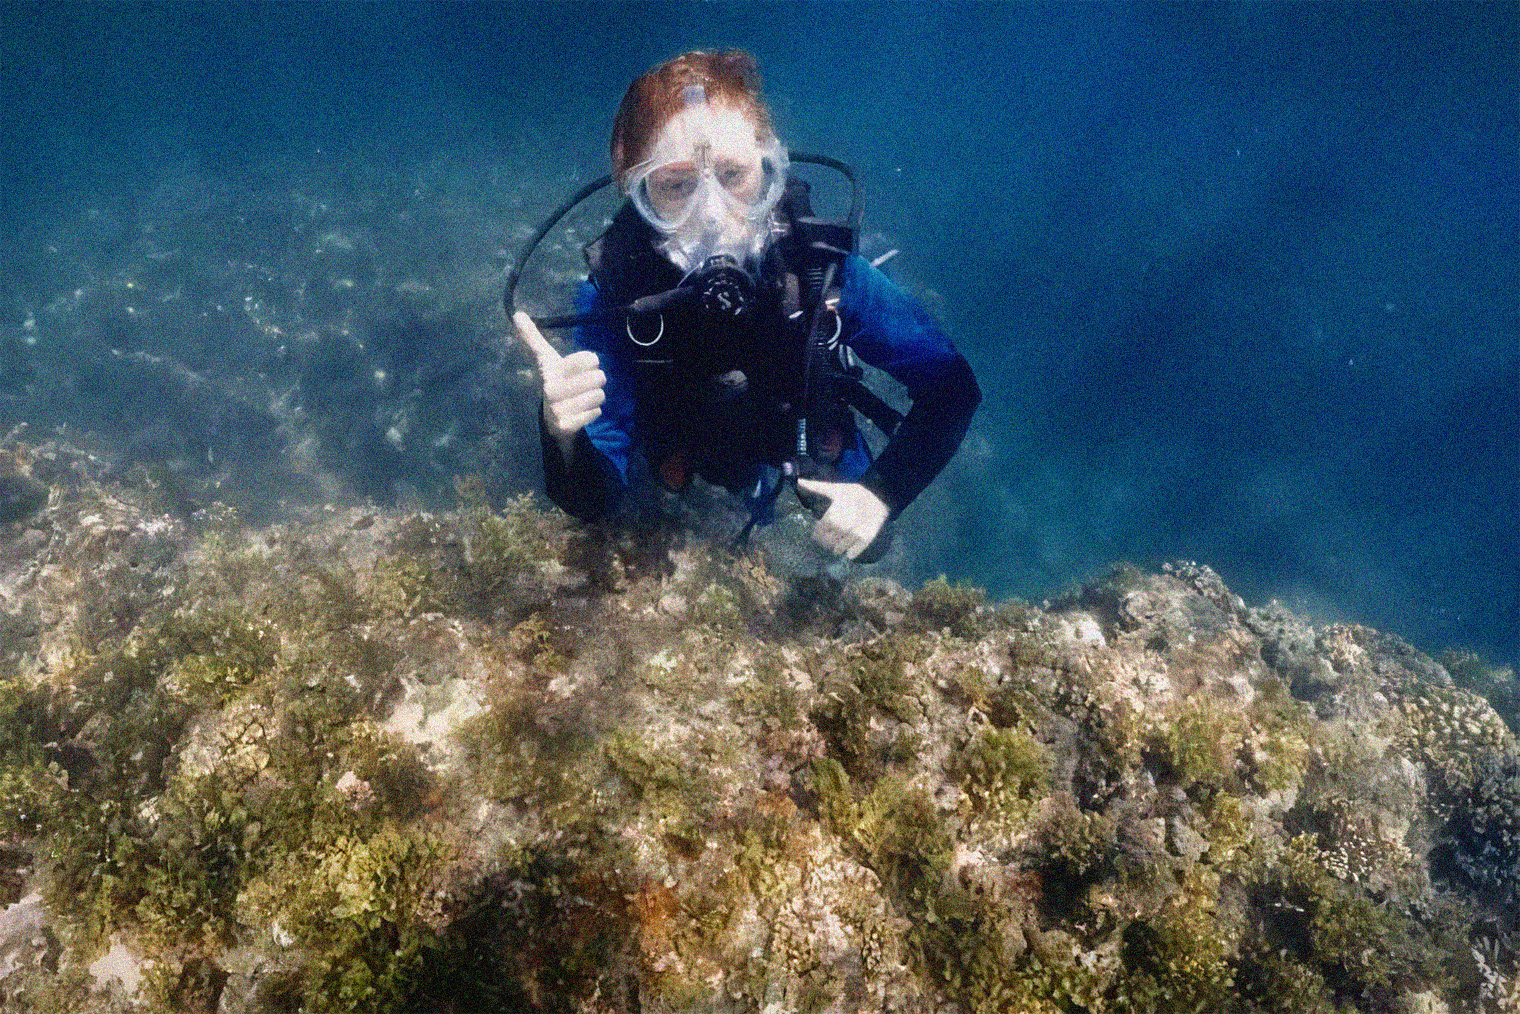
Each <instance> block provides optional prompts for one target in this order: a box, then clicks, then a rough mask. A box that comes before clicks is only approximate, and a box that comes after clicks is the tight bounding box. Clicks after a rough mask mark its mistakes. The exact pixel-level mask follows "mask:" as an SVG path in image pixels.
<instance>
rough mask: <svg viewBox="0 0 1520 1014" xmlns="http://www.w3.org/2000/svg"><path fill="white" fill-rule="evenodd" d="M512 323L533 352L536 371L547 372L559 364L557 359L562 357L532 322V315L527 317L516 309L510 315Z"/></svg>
mask: <svg viewBox="0 0 1520 1014" xmlns="http://www.w3.org/2000/svg"><path fill="white" fill-rule="evenodd" d="M512 323H513V324H516V325H517V335H518V337H520V338H521V339H522V340H523V341H524V342H526V343H527V346H528V350H529V351H530V352H532V353H533V358H534V359H536V360H537V361H538V372H539V373H540V374H548V373H549V372H550V371H551V370H553V369H554V367H556V366H558V365H559V361H560V360H561V359H563V358H564V357H563V356H561V355H560V354H559V352H558V351H556V350H555V348H554V346H553V345H550V344H549V340H548V339H547V338H545V337H544V335H543V332H542V331H540V330H539V329H538V325H537V324H535V323H533V318H532V317H529V316H528V315H527V314H526V313H525V312H523V311H522V310H518V311H517V312H516V313H514V314H513V315H512Z"/></svg>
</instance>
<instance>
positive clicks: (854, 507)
mask: <svg viewBox="0 0 1520 1014" xmlns="http://www.w3.org/2000/svg"><path fill="white" fill-rule="evenodd" d="M797 485H798V486H799V487H800V488H802V489H804V490H806V491H807V492H809V493H814V494H816V495H818V496H821V497H827V498H828V500H829V509H828V510H826V511H824V512H823V517H821V518H819V519H818V523H817V524H816V525H814V526H813V541H814V542H817V543H818V544H819V545H821V546H824V547H825V548H827V549H829V550H832V551H833V552H835V553H838V554H840V555H841V556H843V557H846V558H847V559H851V560H853V559H855V558H856V557H857V556H859V555H860V554H861V552H862V551H863V550H864V549H865V548H866V547H867V546H869V545H870V544H871V543H872V542H873V541H874V540H875V538H876V536H877V535H878V534H879V533H880V532H881V526H882V525H884V524H886V523H887V518H888V516H889V515H891V513H892V510H891V508H889V507H888V506H887V505H886V504H884V503H882V502H881V498H880V497H879V496H877V495H876V494H875V493H872V492H871V491H870V490H868V489H866V488H865V487H864V486H862V485H861V484H860V483H858V482H820V481H818V480H817V479H798V480H797Z"/></svg>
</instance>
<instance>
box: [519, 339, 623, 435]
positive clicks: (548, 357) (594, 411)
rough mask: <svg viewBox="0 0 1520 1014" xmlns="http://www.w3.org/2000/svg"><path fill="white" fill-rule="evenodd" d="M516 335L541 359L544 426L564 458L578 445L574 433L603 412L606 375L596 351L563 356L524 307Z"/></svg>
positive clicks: (605, 394)
mask: <svg viewBox="0 0 1520 1014" xmlns="http://www.w3.org/2000/svg"><path fill="white" fill-rule="evenodd" d="M512 322H513V323H514V324H516V325H517V334H518V337H520V338H521V339H522V340H523V341H524V342H525V343H526V344H527V346H528V348H529V349H530V350H531V351H532V352H533V358H534V359H536V360H538V374H539V376H540V377H542V378H543V383H544V425H545V426H547V427H548V428H549V433H550V434H551V435H553V437H554V439H555V440H556V441H557V442H558V443H559V447H560V450H561V451H563V452H564V455H565V459H566V460H567V461H568V460H569V458H570V450H571V448H572V447H574V446H575V435H576V434H577V433H579V432H580V431H581V430H583V429H585V428H586V425H587V424H588V423H590V422H591V420H593V419H595V418H596V417H597V416H599V415H601V414H602V402H604V401H606V400H607V392H606V391H605V390H604V388H605V387H606V386H607V374H605V373H603V372H602V364H601V360H599V359H598V358H597V356H596V353H595V352H588V351H585V350H582V351H580V352H572V353H571V354H570V355H568V356H562V355H560V354H559V352H557V351H556V350H555V348H554V346H553V345H550V344H549V342H548V341H547V340H546V339H545V338H544V336H543V334H542V333H541V332H540V331H539V330H538V325H537V324H534V323H533V320H532V318H531V317H529V316H528V315H527V314H526V313H524V312H522V311H521V310H519V311H517V313H515V314H513V315H512Z"/></svg>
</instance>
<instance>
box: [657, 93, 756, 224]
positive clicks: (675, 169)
mask: <svg viewBox="0 0 1520 1014" xmlns="http://www.w3.org/2000/svg"><path fill="white" fill-rule="evenodd" d="M756 134H757V126H756V124H755V121H754V120H753V119H751V118H750V117H749V116H747V115H745V114H744V113H742V112H740V111H739V110H737V109H732V108H729V107H727V106H721V105H719V106H709V105H707V104H706V103H703V104H700V105H695V106H688V107H686V108H684V109H682V110H680V111H679V112H677V113H676V114H675V115H674V116H672V117H671V118H670V120H669V121H668V122H667V123H666V124H665V126H664V127H663V128H662V129H661V130H660V133H659V135H658V136H657V137H656V138H655V142H654V145H653V146H652V147H651V149H650V154H649V158H647V159H646V160H645V161H644V163H642V167H643V168H644V170H645V172H644V173H643V174H642V175H641V176H640V177H639V178H640V179H641V181H642V193H643V196H644V198H645V199H646V200H647V201H648V204H649V208H650V210H652V211H653V213H654V216H655V218H656V219H657V220H659V221H663V222H670V223H678V222H682V221H686V220H687V219H688V218H689V217H690V216H691V215H692V214H693V213H697V214H699V215H701V217H705V218H709V219H716V221H714V222H713V223H712V224H718V223H719V222H721V221H723V220H725V219H732V220H734V221H738V220H740V219H741V218H743V217H744V215H745V212H746V211H747V210H748V209H751V208H753V207H754V206H755V205H756V204H757V203H758V202H759V201H760V200H761V199H762V197H764V196H765V195H764V194H763V193H762V190H763V189H764V187H765V183H766V180H765V174H764V172H763V171H762V160H763V158H764V157H765V155H766V153H767V152H768V151H769V149H768V148H766V149H763V148H762V145H761V144H760V142H759V141H758V140H757V138H756ZM638 168H639V167H636V168H635V170H634V171H635V172H637V171H638ZM704 184H706V185H705V186H704ZM694 205H695V206H694Z"/></svg>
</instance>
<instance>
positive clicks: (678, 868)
mask: <svg viewBox="0 0 1520 1014" xmlns="http://www.w3.org/2000/svg"><path fill="white" fill-rule="evenodd" d="M17 453H24V454H25V455H26V456H27V457H28V460H29V461H30V462H31V464H32V465H33V466H35V467H39V468H40V467H42V466H43V465H44V463H46V465H47V467H49V468H51V469H52V471H51V472H49V473H48V475H49V478H48V480H47V481H48V482H49V483H51V484H54V485H55V487H56V490H57V492H56V494H55V495H53V496H51V497H50V499H49V501H48V503H46V504H45V505H44V506H43V507H42V508H41V509H40V511H39V512H38V514H37V515H36V516H35V517H34V519H33V521H32V522H31V526H30V528H29V529H28V530H27V532H24V533H23V532H19V531H10V532H5V533H0V590H4V594H5V598H4V600H3V602H4V604H5V608H6V609H7V610H9V612H7V613H5V614H4V615H6V616H11V617H12V619H11V620H8V621H5V622H7V623H10V624H11V625H10V626H5V625H3V624H0V631H3V632H5V636H6V637H7V639H8V642H9V643H8V644H7V650H8V651H9V652H10V654H9V655H8V656H7V658H8V659H9V661H8V662H7V663H6V664H7V668H6V669H4V670H0V844H4V845H8V846H16V848H14V849H13V850H12V851H14V853H15V854H16V855H18V856H19V855H27V856H36V857H37V858H36V861H35V865H36V867H37V869H36V871H35V875H32V874H29V876H32V877H33V879H29V880H27V881H26V884H27V888H26V890H27V892H28V893H27V894H26V897H25V898H24V899H20V900H19V901H18V902H17V903H16V904H12V905H11V906H10V907H9V908H6V909H4V910H3V911H0V956H3V957H0V962H3V963H0V996H3V998H4V1002H5V1003H6V1004H7V1005H8V1006H7V1008H6V1009H12V1008H14V1009H17V1010H20V1011H28V1012H30V1011H33V1010H39V1011H40V1010H59V1009H71V1010H89V1009H98V1010H107V1009H118V1008H119V1007H120V1005H125V1004H126V1003H127V1002H128V1001H127V999H126V997H127V993H128V991H127V990H126V988H125V987H126V986H127V985H130V986H131V987H132V989H131V991H130V992H131V994H132V996H133V997H134V1000H133V1001H132V1002H133V1003H134V1004H135V1009H138V1010H149V1011H181V1010H187V1011H188V1010H196V1011H203V1010H214V1011H219V1012H224V1014H255V1012H262V1011H275V1010H295V1009H306V1010H313V1011H405V1010H453V1011H461V1012H462V1011H499V1010H513V1011H533V1010H584V1011H598V1012H625V1011H626V1012H631V1011H640V1012H649V1011H695V1010H704V1011H707V1010H723V1011H732V1012H735V1014H755V1012H762V1011H791V1010H810V1011H830V1012H840V1014H844V1012H856V1011H867V1010H870V1011H881V1010H890V1011H898V1012H905V1014H907V1012H912V1014H920V1012H921V1014H930V1012H934V1014H939V1012H950V1011H957V1012H959V1011H967V1012H971V1011H976V1012H981V1011H989V1012H990V1011H996V1012H1000V1014H1001V1012H1039V1014H1057V1012H1066V1011H1073V1010H1082V1011H1086V1012H1089V1014H1098V1012H1102V1014H1120V1012H1125V1014H1129V1012H1135V1014H1172V1012H1175V1011H1179V1010H1220V1011H1229V1012H1237V1014H1257V1012H1262V1014H1266V1012H1278V1014H1280V1012H1286V1011H1295V1012H1296V1011H1315V1010H1320V1011H1329V1010H1339V1011H1342V1012H1351V1011H1365V1012H1367V1014H1372V1012H1382V1011H1389V1010H1439V1009H1443V1007H1445V1008H1446V1009H1450V1010H1452V1011H1461V1012H1483V1011H1487V1010H1488V1009H1490V1008H1492V1009H1495V1010H1497V1009H1501V1008H1499V1007H1498V1006H1495V1005H1496V1004H1497V1003H1499V1001H1498V1000H1494V1001H1492V1002H1490V1000H1489V999H1488V998H1489V997H1498V996H1500V993H1501V991H1502V990H1505V989H1508V987H1507V986H1506V985H1505V983H1506V982H1507V981H1508V979H1506V977H1512V975H1513V970H1514V968H1515V964H1516V959H1517V955H1516V950H1515V941H1516V939H1517V935H1520V926H1517V925H1516V916H1515V911H1516V888H1517V883H1520V879H1517V878H1516V876H1515V874H1514V870H1515V866H1516V862H1517V855H1520V851H1517V850H1520V845H1517V842H1520V834H1517V833H1516V828H1517V827H1520V816H1517V814H1516V812H1514V811H1515V809H1516V808H1515V806H1514V805H1513V804H1514V802H1515V800H1516V798H1517V795H1516V790H1515V786H1516V781H1517V778H1520V775H1517V768H1516V764H1517V760H1516V756H1517V755H1516V751H1515V744H1514V737H1513V735H1512V734H1511V733H1510V731H1509V730H1508V729H1507V728H1506V727H1505V725H1504V722H1503V720H1502V718H1501V717H1500V716H1499V715H1498V714H1497V713H1496V712H1495V711H1494V710H1493V708H1492V707H1491V706H1490V705H1489V704H1488V702H1487V701H1485V700H1484V699H1483V698H1482V697H1480V696H1478V695H1477V694H1475V693H1472V692H1471V691H1470V690H1467V689H1463V688H1461V687H1459V686H1456V685H1454V683H1453V681H1452V680H1451V679H1450V677H1449V674H1447V673H1446V671H1445V670H1444V669H1443V668H1442V667H1441V666H1439V665H1437V664H1436V663H1435V662H1433V661H1432V660H1430V659H1428V658H1426V657H1425V656H1423V655H1422V654H1420V653H1419V652H1418V651H1416V650H1415V649H1413V648H1412V647H1410V646H1408V645H1406V644H1404V643H1403V642H1400V641H1398V640H1397V639H1394V638H1391V637H1388V636H1387V635H1383V634H1380V633H1378V632H1376V631H1373V630H1370V629H1368V628H1365V627H1357V626H1353V625H1331V626H1327V627H1325V628H1323V629H1318V630H1317V629H1314V628H1313V627H1311V626H1310V625H1309V624H1308V623H1307V622H1306V621H1305V620H1303V619H1302V618H1300V617H1296V616H1294V615H1292V614H1291V613H1289V612H1288V611H1287V610H1285V609H1283V608H1282V607H1281V606H1279V605H1275V604H1274V605H1271V606H1268V607H1265V608H1248V607H1247V606H1246V605H1245V604H1244V603H1242V602H1240V600H1239V599H1238V598H1236V597H1235V596H1234V595H1233V594H1231V593H1230V592H1229V590H1228V589H1227V588H1226V587H1225V586H1224V584H1223V582H1222V581H1221V580H1220V579H1219V578H1218V575H1216V574H1214V572H1213V571H1211V570H1209V569H1208V568H1207V567H1204V566H1201V565H1198V564H1189V563H1179V564H1173V565H1169V566H1168V567H1166V568H1164V569H1163V570H1162V571H1161V572H1160V573H1145V572H1140V571H1135V570H1123V569H1121V570H1118V571H1115V572H1114V573H1113V574H1111V575H1109V576H1108V577H1106V578H1103V579H1101V580H1099V581H1096V582H1093V583H1092V584H1091V585H1089V586H1088V587H1087V588H1085V589H1083V590H1082V591H1081V592H1080V593H1079V594H1077V595H1074V596H1072V597H1071V598H1070V599H1069V600H1066V601H1062V602H1058V603H1055V604H1053V605H1051V606H1049V607H1048V608H1044V609H1039V608H1034V607H1031V606H1028V605H1024V604H1020V603H988V602H986V601H985V598H984V596H982V595H981V593H980V592H978V591H976V590H975V589H969V588H963V587H960V586H957V585H954V584H952V583H950V582H948V581H945V580H943V579H941V580H939V581H932V582H929V583H927V584H925V585H924V586H923V587H921V588H919V589H917V590H911V591H910V590H908V589H904V588H902V587H901V586H899V585H897V584H895V583H893V582H891V581H889V580H886V579H881V578H869V579H861V580H842V579H839V578H836V577H830V576H827V575H818V574H814V575H807V574H796V573H789V574H788V573H778V572H777V571H776V570H774V569H773V568H772V567H771V566H770V565H769V563H768V561H767V559H766V558H765V557H764V555H763V554H762V553H758V552H757V553H751V554H749V555H744V556H734V555H732V554H731V553H729V552H727V551H726V549H725V548H724V547H723V545H722V544H721V543H717V542H709V541H708V540H706V539H705V538H703V537H700V536H697V535H694V534H693V533H691V532H690V531H688V530H684V529H681V528H679V527H668V528H666V529H663V530H648V531H641V532H619V533H605V532H600V531H593V530H587V529H582V528H580V527H578V526H576V525H574V524H571V523H569V522H567V521H566V520H565V519H564V518H563V517H561V516H559V515H557V514H554V513H550V512H546V511H543V510H541V509H539V508H538V507H537V506H535V505H534V504H533V503H531V502H530V501H529V500H527V499H525V498H524V499H518V500H514V501H511V502H509V503H506V504H504V505H502V507H501V509H500V510H491V509H488V508H487V507H486V506H485V501H484V498H483V493H482V489H481V487H479V486H472V487H466V488H465V489H464V490H463V492H464V493H466V494H468V495H467V496H466V503H465V504H464V505H463V506H460V507H458V508H456V509H452V510H449V511H444V512H438V513H426V512H414V511H398V510H390V509H377V508H374V507H365V508H351V509H338V508H325V509H315V510H311V511H308V512H306V513H305V515H304V516H301V517H299V518H292V519H290V520H286V521H283V522H281V523H279V524H276V525H271V526H268V527H254V526H247V525H242V524H239V523H237V521H236V519H235V518H232V517H229V516H227V515H225V514H218V513H216V512H215V511H214V510H210V509H206V510H203V511H201V512H199V513H197V514H195V516H194V523H193V524H191V523H188V522H186V521H185V520H183V519H181V518H179V517H177V516H175V515H174V514H173V513H172V512H169V511H166V510H165V505H164V504H163V502H162V500H161V499H160V498H158V497H156V496H154V495H153V494H152V491H150V490H143V489H136V488H132V487H129V486H125V485H122V484H121V482H119V481H115V480H112V479H111V478H110V477H109V476H107V475H106V474H104V469H105V465H104V463H103V460H102V459H92V458H90V457H89V456H88V455H85V454H82V453H79V452H77V451H74V450H71V449H69V448H68V447H67V446H65V445H64V444H61V443H59V444H55V445H54V446H53V447H52V448H51V449H49V450H48V451H47V453H48V454H51V455H52V457H51V458H43V457H41V453H42V452H41V449H39V448H33V449H26V450H24V451H18V452H17ZM22 600H24V601H25V603H26V606H25V608H24V609H22V608H21V607H20V606H18V605H17V603H18V602H20V601H22ZM11 929H14V931H15V932H13V933H10V936H9V937H6V936H5V932H8V931H9V930H11ZM23 937H24V938H25V939H22V938H23ZM38 941H40V942H38ZM111 955H115V956H117V957H121V956H123V955H131V960H130V961H129V962H128V963H127V964H125V965H124V966H122V967H123V968H124V969H126V972H123V973H120V974H119V975H118V979H119V980H120V981H117V980H116V979H113V978H112V975H111V974H110V972H109V969H108V966H110V965H111V962H110V961H109V960H107V959H108V957H109V956H111ZM1474 955H1477V957H1474ZM102 962H105V963H104V964H103V963H102ZM112 967H114V966H112ZM128 972H129V973H130V975H129V974H127V973H128ZM92 973H94V974H92ZM1485 976H1486V977H1485ZM128 979H130V980H131V981H130V982H128V981H127V980H128ZM112 982H115V985H112V984H111V983H112ZM1511 992H1512V991H1511ZM1474 995H1478V996H1479V1000H1474V999H1473V997H1474ZM1504 995H1510V994H1508V993H1506V994H1504ZM1506 1002H1507V1001H1506ZM1484 1004H1488V1006H1487V1007H1485V1006H1484ZM113 1005H118V1008H113Z"/></svg>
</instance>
